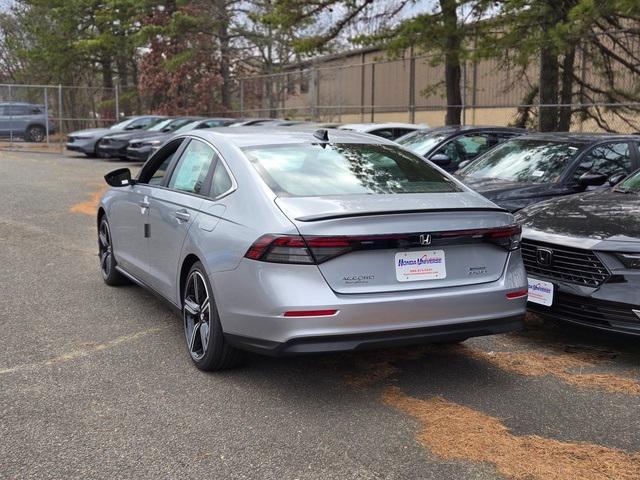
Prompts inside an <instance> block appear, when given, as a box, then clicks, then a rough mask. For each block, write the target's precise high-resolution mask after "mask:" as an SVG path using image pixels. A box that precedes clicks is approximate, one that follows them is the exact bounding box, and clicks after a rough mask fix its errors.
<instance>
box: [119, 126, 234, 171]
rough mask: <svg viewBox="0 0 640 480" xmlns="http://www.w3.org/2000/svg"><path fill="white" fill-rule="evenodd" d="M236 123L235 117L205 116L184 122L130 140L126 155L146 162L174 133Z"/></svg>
mask: <svg viewBox="0 0 640 480" xmlns="http://www.w3.org/2000/svg"><path fill="white" fill-rule="evenodd" d="M232 123H235V119H233V118H203V119H202V120H194V121H192V122H189V123H186V124H184V125H183V126H182V127H180V128H178V129H176V130H173V131H170V132H157V134H156V135H148V134H146V135H143V136H142V137H141V138H132V139H130V140H129V143H128V146H127V149H126V156H127V159H128V160H132V161H135V162H144V161H146V160H147V158H149V157H150V156H151V154H152V153H154V152H155V151H156V150H157V149H158V148H160V146H161V145H162V144H163V143H164V142H166V141H167V140H168V139H169V138H171V137H172V136H173V135H177V134H178V133H184V132H188V131H190V130H200V129H202V128H214V127H227V126H229V125H231V124H232Z"/></svg>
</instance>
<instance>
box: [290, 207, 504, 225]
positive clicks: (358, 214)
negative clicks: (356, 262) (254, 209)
mask: <svg viewBox="0 0 640 480" xmlns="http://www.w3.org/2000/svg"><path fill="white" fill-rule="evenodd" d="M447 212H501V213H509V211H508V210H505V209H504V208H500V207H471V208H422V209H419V210H400V211H398V210H383V211H377V212H354V213H319V214H317V215H307V216H304V217H296V220H298V221H299V222H318V221H320V220H335V219H338V218H352V217H370V216H377V215H409V214H412V213H447Z"/></svg>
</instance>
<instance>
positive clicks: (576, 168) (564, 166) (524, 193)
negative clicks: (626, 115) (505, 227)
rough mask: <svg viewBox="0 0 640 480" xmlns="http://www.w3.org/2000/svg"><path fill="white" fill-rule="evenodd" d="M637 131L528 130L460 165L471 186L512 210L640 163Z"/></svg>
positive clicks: (617, 175) (610, 178)
mask: <svg viewBox="0 0 640 480" xmlns="http://www.w3.org/2000/svg"><path fill="white" fill-rule="evenodd" d="M639 141H640V137H638V136H635V135H626V136H625V135H605V134H579V133H549V134H529V135H523V136H521V137H517V138H514V139H511V140H508V141H506V142H504V143H502V144H500V145H498V146H497V147H496V148H494V149H493V150H491V151H490V152H488V153H486V154H485V155H483V156H482V157H479V158H477V159H476V160H474V161H473V162H471V163H470V164H469V165H467V166H465V167H463V168H462V169H460V170H459V171H458V177H459V178H460V180H461V181H462V182H463V183H465V184H466V185H467V186H469V187H470V188H472V189H474V190H476V191H477V192H479V193H481V194H483V195H484V196H485V197H487V198H489V199H490V200H492V201H493V202H495V203H497V204H498V205H500V206H501V207H504V208H506V209H507V210H510V211H516V210H520V209H521V208H524V207H526V206H528V205H531V204H533V203H537V202H540V201H542V200H546V199H548V198H551V197H557V196H561V195H569V194H572V193H580V192H583V191H585V190H589V189H591V190H593V189H595V188H599V187H603V186H610V184H615V183H616V182H618V181H620V179H621V178H623V177H625V176H626V175H628V174H629V173H631V172H633V171H634V170H635V169H636V168H638V167H639V166H640V154H639V151H638V142H639Z"/></svg>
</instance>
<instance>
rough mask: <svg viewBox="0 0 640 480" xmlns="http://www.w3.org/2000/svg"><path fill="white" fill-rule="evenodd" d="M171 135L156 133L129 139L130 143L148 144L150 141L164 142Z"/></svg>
mask: <svg viewBox="0 0 640 480" xmlns="http://www.w3.org/2000/svg"><path fill="white" fill-rule="evenodd" d="M171 135H173V133H156V134H155V135H136V137H135V138H130V139H129V140H131V142H138V141H140V142H150V141H152V140H160V141H164V140H166V139H168V138H169V137H171Z"/></svg>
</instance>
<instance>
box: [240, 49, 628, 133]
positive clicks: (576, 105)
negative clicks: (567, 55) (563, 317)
mask: <svg viewBox="0 0 640 480" xmlns="http://www.w3.org/2000/svg"><path fill="white" fill-rule="evenodd" d="M581 55H582V59H579V60H578V62H577V64H578V65H579V71H578V72H577V75H578V76H579V79H580V81H576V82H574V87H573V92H572V96H571V98H572V102H573V103H570V104H555V105H540V103H539V101H538V98H537V92H538V90H537V85H538V78H537V74H538V70H537V67H536V66H532V67H530V68H529V69H522V70H515V69H510V68H508V67H505V66H504V65H502V64H501V63H500V62H499V61H498V60H492V59H488V60H482V61H475V62H471V61H468V62H465V63H463V64H462V69H461V70H462V71H461V91H462V102H461V104H460V105H456V106H457V107H459V108H460V110H461V114H462V123H463V124H466V125H520V126H526V127H529V128H534V129H535V128H537V123H538V115H539V114H540V110H541V109H549V110H551V111H552V112H554V114H559V112H561V111H563V110H564V111H567V110H569V111H570V113H571V127H570V128H571V130H572V131H584V132H591V131H609V132H619V133H635V132H639V131H640V101H639V102H635V101H629V100H627V101H625V102H622V103H621V102H619V101H612V99H611V95H610V94H609V93H608V89H609V90H610V83H609V84H606V83H605V82H611V80H610V79H604V78H600V77H599V74H598V73H597V72H595V71H594V69H593V68H592V67H591V65H590V63H589V58H588V54H587V53H584V52H582V53H581ZM345 58H346V59H347V60H346V61H345V63H347V62H348V61H349V60H348V58H349V57H345ZM614 73H616V72H614ZM443 79H444V66H443V65H438V64H435V63H434V62H433V61H432V59H431V58H429V57H411V58H401V59H395V60H387V61H372V62H361V63H357V62H354V63H352V64H342V65H323V64H316V65H312V66H310V67H309V66H306V67H300V68H297V69H295V68H290V69H288V70H287V71H284V72H280V73H275V74H270V75H257V76H252V77H247V78H243V79H241V80H240V82H239V83H240V85H239V98H237V99H236V104H237V105H239V108H238V109H237V111H236V112H234V113H237V114H238V115H239V116H255V117H272V118H275V117H278V118H292V119H305V120H313V121H324V122H342V123H346V122H389V121H393V122H411V123H426V124H428V125H430V126H439V125H442V124H443V123H444V119H445V113H446V110H447V107H448V106H447V102H446V99H445V96H444V82H443ZM613 83H614V85H615V86H614V89H615V90H616V91H617V92H630V94H629V95H627V98H630V97H631V96H633V92H636V94H637V90H638V83H637V79H636V78H634V77H633V75H631V74H624V73H619V74H618V75H616V78H615V79H614V81H613ZM583 85H589V86H590V88H584V86H583ZM593 92H595V93H593Z"/></svg>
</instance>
